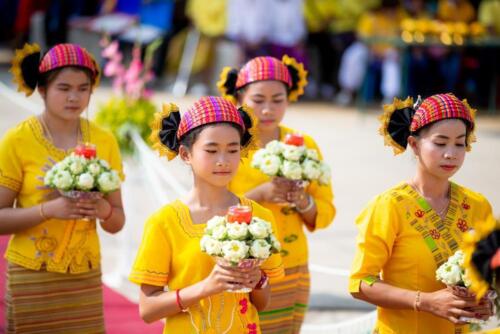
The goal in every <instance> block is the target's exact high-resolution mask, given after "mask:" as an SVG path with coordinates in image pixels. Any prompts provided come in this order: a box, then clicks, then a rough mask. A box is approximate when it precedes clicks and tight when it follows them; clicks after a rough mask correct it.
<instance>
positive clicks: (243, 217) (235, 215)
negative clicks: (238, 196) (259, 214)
mask: <svg viewBox="0 0 500 334" xmlns="http://www.w3.org/2000/svg"><path fill="white" fill-rule="evenodd" d="M226 217H227V221H228V222H230V223H236V222H238V223H246V224H250V222H251V221H252V208H251V207H249V206H245V205H235V206H232V207H230V208H229V209H228V210H227V216H226Z"/></svg>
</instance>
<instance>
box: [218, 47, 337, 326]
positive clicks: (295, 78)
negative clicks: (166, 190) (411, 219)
mask: <svg viewBox="0 0 500 334" xmlns="http://www.w3.org/2000/svg"><path fill="white" fill-rule="evenodd" d="M306 74H307V73H306V72H305V71H304V68H303V65H302V64H298V63H297V62H296V61H295V60H294V59H293V58H290V57H287V56H284V57H283V60H282V61H280V60H278V59H276V58H273V57H257V58H254V59H252V60H250V61H249V62H248V63H246V64H245V65H244V66H243V67H242V68H241V69H240V70H239V71H238V70H236V69H230V68H226V69H224V71H223V72H222V74H221V81H220V82H219V83H218V86H219V89H220V90H221V93H222V94H223V95H224V96H227V97H229V98H232V99H233V101H235V102H237V103H239V104H240V105H248V106H250V107H251V108H252V109H253V110H254V111H255V114H256V116H257V118H258V119H259V123H258V124H259V126H258V130H259V139H260V145H261V146H260V147H263V146H265V145H266V144H267V143H269V142H270V141H272V140H280V141H282V140H284V138H285V137H286V136H287V135H288V134H293V133H296V132H297V131H295V130H294V129H290V128H288V127H286V126H284V125H283V124H281V121H282V119H283V117H284V115H285V111H286V108H287V106H288V103H289V101H295V100H296V99H297V98H298V96H300V95H301V94H302V93H303V88H304V86H305V85H306V83H307V81H306ZM303 136H304V144H305V146H307V147H308V148H312V149H316V150H317V151H318V154H319V155H320V159H321V153H320V152H319V148H318V146H317V145H316V143H315V142H314V140H313V139H312V138H311V137H310V136H308V135H303ZM255 152H256V150H253V151H252V152H250V154H249V156H248V158H244V159H242V162H241V164H240V167H239V169H238V173H237V174H236V177H235V178H234V179H233V180H232V181H231V183H230V184H229V188H230V189H231V190H232V191H234V192H235V193H237V194H245V196H246V197H248V198H251V199H253V200H255V201H257V202H259V203H260V204H262V205H263V206H264V207H266V208H268V209H269V210H271V211H272V212H273V214H274V217H275V219H276V224H277V226H278V237H279V240H280V242H281V245H282V252H281V255H282V257H283V262H284V265H285V277H284V278H283V279H281V280H279V281H278V282H273V284H272V285H271V303H270V305H269V306H268V307H267V308H266V309H265V310H264V311H262V312H260V313H259V316H260V319H261V326H262V331H263V332H264V333H298V332H299V331H300V327H301V325H302V322H303V319H304V314H305V312H306V310H307V304H308V300H309V291H310V277H309V270H308V246H307V238H306V235H305V233H304V228H306V229H307V230H309V231H310V232H313V231H316V230H317V229H322V228H326V227H327V226H328V225H330V223H331V222H332V220H333V218H334V217H335V207H334V205H333V193H332V188H331V186H330V185H319V184H318V183H316V182H313V183H311V184H310V185H309V186H307V187H306V188H303V187H300V186H297V185H296V183H294V182H291V181H287V180H286V179H283V178H270V177H269V176H266V175H265V174H263V173H262V172H260V171H259V170H257V169H254V168H252V167H251V165H250V163H251V161H252V157H253V154H254V153H255ZM284 204H285V205H284Z"/></svg>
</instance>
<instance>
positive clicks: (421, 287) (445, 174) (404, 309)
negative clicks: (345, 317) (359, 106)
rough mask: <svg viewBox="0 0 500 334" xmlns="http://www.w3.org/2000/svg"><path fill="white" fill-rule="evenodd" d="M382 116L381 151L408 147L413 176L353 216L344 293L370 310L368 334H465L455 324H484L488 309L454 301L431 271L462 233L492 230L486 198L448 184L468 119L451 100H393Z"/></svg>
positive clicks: (469, 113) (467, 136) (463, 105)
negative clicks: (372, 320)
mask: <svg viewBox="0 0 500 334" xmlns="http://www.w3.org/2000/svg"><path fill="white" fill-rule="evenodd" d="M384 109H385V112H384V115H383V116H382V117H381V120H382V126H381V129H380V131H381V133H382V134H383V135H384V137H385V142H386V144H388V145H390V146H392V147H393V148H394V152H395V153H396V154H397V153H402V152H403V151H405V149H406V147H407V146H408V145H409V146H410V147H411V150H412V152H413V154H414V155H415V157H416V160H417V166H416V167H417V168H416V171H415V175H414V176H413V178H412V179H410V180H409V181H405V182H401V183H400V184H398V185H396V186H394V187H392V188H391V189H389V190H387V191H385V192H383V193H382V194H380V195H378V196H377V197H375V198H374V199H373V200H372V201H371V202H370V203H369V204H368V205H367V207H366V208H365V209H364V210H363V211H362V213H361V214H360V215H359V216H358V218H357V220H356V224H357V226H358V229H359V234H358V237H357V250H356V255H355V258H354V262H353V264H352V270H351V276H350V283H349V292H350V293H351V294H352V295H353V296H354V297H355V298H358V299H362V300H365V301H367V302H369V303H372V304H375V305H377V311H378V317H377V322H376V325H375V329H374V333H404V334H412V333H422V334H427V333H440V334H446V333H450V334H461V333H467V332H468V331H469V326H468V325H467V324H466V323H464V322H463V321H462V320H461V319H462V317H476V318H487V317H488V316H489V315H490V312H491V310H490V307H489V304H488V303H486V302H482V303H481V305H477V303H476V301H475V298H474V295H472V294H471V295H469V296H466V297H460V296H457V295H454V294H453V292H452V290H451V289H448V288H447V287H446V286H445V285H444V284H443V283H441V282H439V281H437V280H436V270H437V268H438V267H439V266H440V265H441V264H442V263H444V262H446V260H447V259H448V257H450V256H451V255H453V254H454V253H455V251H457V250H458V249H459V246H460V244H461V243H462V239H463V235H464V234H465V233H466V232H467V231H468V230H469V229H471V228H475V227H476V224H482V225H485V226H491V225H493V224H494V223H495V220H494V218H493V215H492V210H491V206H490V204H489V202H488V201H487V200H486V198H484V197H483V196H482V195H481V194H479V193H477V192H474V191H472V190H470V189H467V188H465V187H463V186H461V185H458V184H456V183H454V182H452V181H450V180H449V179H450V178H451V177H452V176H453V175H454V174H455V173H456V172H457V171H458V170H459V169H460V167H461V166H462V163H463V162H464V159H465V152H466V151H468V150H469V149H470V148H471V142H472V141H473V139H474V134H473V130H474V126H475V123H474V113H475V111H474V110H473V109H471V108H470V107H469V105H468V104H467V102H466V101H465V100H464V101H460V100H458V99H457V98H456V97H455V96H454V95H453V94H437V95H433V96H431V97H428V98H427V99H425V100H424V101H423V103H421V104H420V105H418V103H417V104H416V105H415V107H414V106H413V101H412V100H411V98H408V99H407V100H405V101H399V100H397V99H395V100H394V104H392V105H386V106H385V107H384Z"/></svg>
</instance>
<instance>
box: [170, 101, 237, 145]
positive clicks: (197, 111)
mask: <svg viewBox="0 0 500 334" xmlns="http://www.w3.org/2000/svg"><path fill="white" fill-rule="evenodd" d="M220 122H229V123H235V124H238V125H239V126H240V127H241V129H242V130H243V131H244V130H245V124H244V123H243V119H242V117H241V115H240V113H239V112H238V109H236V106H235V105H234V104H232V103H231V102H229V101H228V100H226V99H224V98H222V97H218V96H205V97H202V98H201V99H199V100H198V101H196V102H195V103H194V105H193V106H192V107H191V108H189V109H188V110H187V111H186V112H185V113H184V114H183V115H182V119H181V122H180V124H179V130H178V131H177V138H178V139H180V138H181V137H182V136H183V135H185V134H186V133H188V132H189V131H190V130H193V129H194V128H197V127H199V126H201V125H205V124H210V123H220Z"/></svg>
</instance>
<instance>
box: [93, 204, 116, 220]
mask: <svg viewBox="0 0 500 334" xmlns="http://www.w3.org/2000/svg"><path fill="white" fill-rule="evenodd" d="M100 201H104V202H106V203H107V207H108V209H103V210H102V214H100V215H99V216H98V217H97V218H99V220H100V221H103V222H105V221H106V220H109V219H110V218H111V216H112V215H113V210H114V208H113V205H111V203H109V201H108V200H106V199H101V200H100Z"/></svg>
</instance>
